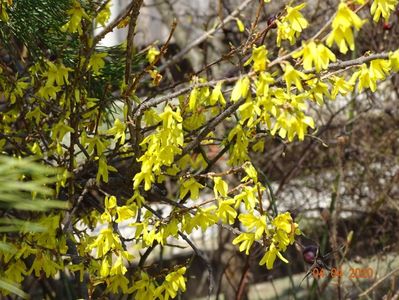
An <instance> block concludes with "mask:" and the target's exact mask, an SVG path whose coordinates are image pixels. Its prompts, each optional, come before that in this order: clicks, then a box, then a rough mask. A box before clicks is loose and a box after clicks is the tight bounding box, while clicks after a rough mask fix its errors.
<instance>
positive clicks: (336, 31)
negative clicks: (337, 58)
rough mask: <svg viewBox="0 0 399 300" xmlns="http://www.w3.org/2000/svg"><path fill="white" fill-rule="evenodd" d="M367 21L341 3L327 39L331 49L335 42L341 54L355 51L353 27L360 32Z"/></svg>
mask: <svg viewBox="0 0 399 300" xmlns="http://www.w3.org/2000/svg"><path fill="white" fill-rule="evenodd" d="M365 22H366V20H362V19H361V18H360V17H359V16H358V15H357V14H356V13H355V12H353V11H352V10H351V9H350V8H349V7H348V5H347V4H346V3H345V2H341V3H340V5H339V7H338V12H337V14H336V16H335V18H334V20H333V22H332V32H331V33H330V35H329V36H328V38H327V41H326V43H327V45H328V46H329V47H331V46H332V44H333V43H334V42H335V43H336V44H337V46H338V47H339V51H340V52H341V53H344V54H345V53H346V52H347V51H348V46H349V49H351V50H352V51H353V50H354V49H355V42H354V37H353V27H354V28H355V29H356V30H359V29H360V28H361V27H362V26H363V24H364V23H365Z"/></svg>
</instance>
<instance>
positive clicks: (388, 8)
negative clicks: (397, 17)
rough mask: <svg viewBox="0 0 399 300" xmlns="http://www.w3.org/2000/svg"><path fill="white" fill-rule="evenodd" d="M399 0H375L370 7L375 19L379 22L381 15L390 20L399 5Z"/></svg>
mask: <svg viewBox="0 0 399 300" xmlns="http://www.w3.org/2000/svg"><path fill="white" fill-rule="evenodd" d="M398 2H399V1H398V0H374V1H373V4H371V7H370V13H371V14H372V15H373V21H374V22H378V21H379V20H380V17H381V15H382V17H383V18H384V19H385V21H388V19H389V16H390V15H391V12H392V11H394V10H395V7H396V5H398Z"/></svg>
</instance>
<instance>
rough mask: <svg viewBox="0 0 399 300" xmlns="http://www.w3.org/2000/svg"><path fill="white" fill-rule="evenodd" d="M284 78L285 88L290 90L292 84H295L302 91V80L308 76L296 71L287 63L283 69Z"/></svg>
mask: <svg viewBox="0 0 399 300" xmlns="http://www.w3.org/2000/svg"><path fill="white" fill-rule="evenodd" d="M283 77H284V80H285V82H286V83H287V90H288V92H290V90H291V86H292V84H294V85H295V86H296V88H297V89H298V90H299V91H301V92H302V91H303V86H302V80H305V79H307V78H308V76H307V75H306V74H305V73H302V72H300V71H297V70H295V69H294V67H293V66H291V64H289V63H287V64H286V66H285V71H284V75H283Z"/></svg>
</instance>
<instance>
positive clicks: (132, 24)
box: [125, 0, 143, 84]
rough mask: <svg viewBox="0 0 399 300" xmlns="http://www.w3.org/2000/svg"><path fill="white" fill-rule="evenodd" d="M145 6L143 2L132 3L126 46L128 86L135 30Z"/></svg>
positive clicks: (126, 81) (137, 0) (136, 0)
mask: <svg viewBox="0 0 399 300" xmlns="http://www.w3.org/2000/svg"><path fill="white" fill-rule="evenodd" d="M142 5H143V0H135V1H133V2H132V8H131V14H130V21H129V27H128V33H127V38H126V41H127V46H126V65H125V83H126V84H128V83H129V80H130V72H131V69H132V53H133V40H134V30H135V28H136V23H137V18H138V16H139V13H140V8H141V6H142Z"/></svg>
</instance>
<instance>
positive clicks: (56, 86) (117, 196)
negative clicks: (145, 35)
mask: <svg viewBox="0 0 399 300" xmlns="http://www.w3.org/2000/svg"><path fill="white" fill-rule="evenodd" d="M47 2H49V3H48V5H46V7H44V8H41V9H39V8H37V7H36V4H37V3H36V2H34V1H32V0H31V1H26V2H24V1H18V0H14V1H3V2H2V4H1V15H0V17H1V32H2V35H3V38H5V37H10V36H11V35H13V34H14V37H13V38H14V39H17V38H20V40H21V42H22V44H24V45H25V46H24V47H25V48H26V51H28V55H27V57H25V60H26V61H25V63H22V62H20V61H15V62H14V63H13V64H12V65H11V66H7V65H6V64H4V63H1V65H0V67H1V69H0V91H1V94H0V95H1V97H0V103H1V111H0V112H1V115H0V150H1V151H2V153H3V154H6V155H9V156H14V157H27V156H32V157H35V158H36V159H37V160H39V161H41V162H42V163H43V164H48V165H52V166H55V167H58V168H60V169H61V170H62V171H61V172H60V173H59V175H58V180H57V182H56V184H54V185H48V186H49V187H52V188H54V190H55V193H56V194H55V195H54V196H55V197H57V198H58V199H61V200H63V201H65V202H68V205H69V209H68V210H56V209H53V210H50V211H47V212H35V213H32V214H24V215H18V211H15V216H16V217H20V218H25V219H26V220H30V221H32V222H35V223H37V224H39V225H41V226H42V227H43V228H45V230H39V231H34V232H31V231H29V229H26V228H25V230H21V231H20V232H18V233H15V232H13V233H9V234H4V235H3V237H2V243H3V244H4V245H8V246H7V247H1V248H0V263H1V265H2V268H0V277H1V278H2V279H3V280H5V282H10V283H14V284H21V283H22V282H23V281H24V279H25V278H27V277H28V276H33V277H38V278H39V277H40V278H45V277H56V276H59V275H57V274H60V272H62V273H64V274H72V275H74V276H75V277H76V279H77V280H78V281H80V282H81V285H82V286H83V287H84V288H85V293H87V295H88V297H89V298H91V297H93V295H96V293H100V292H99V291H101V293H103V294H108V293H114V294H117V293H123V294H133V295H134V298H135V299H146V300H147V299H169V298H174V297H176V295H178V294H179V293H181V292H184V291H185V290H186V281H187V278H186V277H185V275H186V272H187V268H188V267H189V265H188V264H187V265H185V264H182V265H177V266H175V267H174V268H172V269H169V270H163V271H162V272H160V273H157V274H154V272H151V266H148V265H146V264H145V259H146V257H147V256H148V255H147V254H146V255H144V253H147V252H148V253H150V252H151V251H152V250H153V249H154V248H156V247H158V246H159V247H171V246H170V245H171V244H173V243H169V241H173V240H176V239H179V240H181V241H185V242H187V243H188V245H189V246H190V247H193V251H194V252H196V253H197V255H200V253H199V251H198V249H195V248H194V245H193V244H192V243H190V234H191V233H192V232H193V231H194V230H199V229H201V230H202V231H204V232H205V231H207V230H208V229H209V228H210V227H211V226H213V225H215V224H224V226H227V227H232V226H233V225H234V224H235V226H236V227H237V229H238V230H239V231H238V232H239V233H238V234H237V236H236V237H235V238H234V240H233V244H234V245H237V247H238V249H239V250H240V251H242V252H245V253H246V254H247V255H248V254H250V252H251V249H252V247H253V245H254V243H259V244H260V245H261V247H263V249H264V254H263V257H262V258H261V259H260V261H259V264H260V265H265V267H266V268H267V269H272V268H273V265H274V263H275V261H276V259H280V260H282V261H283V262H285V263H289V262H288V260H287V259H286V258H285V257H284V252H285V251H286V250H287V247H288V246H290V245H292V244H293V243H294V242H295V238H296V236H297V235H299V234H301V231H300V229H299V227H298V224H297V223H295V220H294V219H293V218H292V217H291V215H290V213H288V212H280V213H277V211H276V210H275V209H272V207H273V205H275V204H276V203H273V202H274V199H271V198H270V199H269V202H268V203H269V204H268V203H266V201H265V200H264V199H263V198H264V195H269V193H268V191H269V189H270V186H268V185H266V183H265V182H264V181H262V180H260V177H259V176H258V175H259V174H258V173H259V172H258V170H257V169H256V168H255V167H254V165H253V164H252V162H251V158H250V152H251V151H252V152H255V153H262V152H263V151H264V149H265V148H267V145H265V143H264V140H262V139H261V138H260V137H261V136H262V134H263V135H264V134H266V135H269V136H278V137H279V138H281V139H284V140H287V141H288V142H291V141H293V140H295V139H298V140H299V141H302V140H304V138H305V136H306V135H307V134H308V132H309V128H311V129H314V128H315V127H316V124H315V122H314V120H313V118H312V116H311V115H310V114H309V112H308V107H309V103H310V102H314V103H316V104H318V105H323V103H324V102H326V101H333V100H334V99H336V98H337V97H339V96H345V95H348V94H350V93H355V92H361V91H363V90H367V89H369V90H370V91H371V92H374V91H376V89H377V86H378V84H379V83H380V82H382V81H384V80H385V79H386V78H387V77H388V76H390V74H392V72H397V71H398V70H399V50H397V49H391V51H388V52H382V53H367V54H366V55H364V56H359V57H355V58H352V59H347V57H348V56H344V54H346V53H347V52H348V51H354V50H355V48H356V34H357V32H359V31H361V30H362V27H363V26H364V24H365V23H366V22H378V21H379V19H380V18H383V19H385V20H388V19H389V18H390V15H391V14H392V12H393V11H394V10H395V9H396V5H397V4H398V1H394V0H374V1H360V0H358V1H352V0H351V1H341V2H340V3H339V5H338V7H337V11H336V13H335V15H333V16H331V21H330V22H329V23H328V24H327V25H326V26H325V28H323V30H320V31H318V32H317V34H316V35H315V36H313V37H311V38H308V39H302V37H301V35H302V34H303V33H304V32H306V30H307V29H308V28H309V26H311V24H309V22H308V20H307V19H306V14H305V10H306V9H309V10H311V9H312V8H311V7H306V2H304V3H301V4H299V5H296V6H289V5H287V6H285V7H284V9H283V10H282V11H281V13H280V14H279V15H278V17H277V19H276V21H275V25H277V29H276V41H275V43H276V45H277V46H278V47H279V48H280V50H281V51H280V52H281V53H282V54H281V55H280V56H278V57H273V56H270V55H269V51H268V49H267V47H266V46H265V45H262V44H261V43H260V38H259V37H260V35H261V28H257V27H255V28H252V29H251V30H250V31H248V30H249V28H244V27H243V26H244V23H243V22H242V21H241V20H239V19H235V20H236V21H237V24H238V25H239V27H240V30H239V31H240V32H241V34H244V33H245V32H247V33H248V32H249V33H250V39H249V40H250V47H247V50H248V51H250V55H249V58H248V59H247V60H246V62H245V63H244V67H246V68H244V70H245V72H243V73H242V74H241V75H240V76H237V77H229V78H223V79H221V80H211V81H208V80H206V79H205V78H202V77H200V76H198V77H196V76H193V77H192V78H191V82H189V83H187V84H188V85H187V87H186V88H182V89H181V90H178V91H177V92H173V93H172V92H171V93H169V94H168V93H166V94H165V95H158V96H157V97H153V96H152V95H150V94H146V92H145V90H146V89H147V88H148V89H151V88H152V87H154V86H156V85H158V84H160V83H162V80H163V78H162V74H161V72H158V69H157V64H158V63H159V62H160V58H161V57H162V56H163V55H164V54H165V49H166V48H167V45H165V48H155V47H150V48H147V49H146V51H144V52H141V53H136V52H134V51H133V52H132V45H133V44H132V41H131V40H127V41H126V43H125V44H124V45H121V46H119V47H113V48H106V47H99V46H98V43H99V42H100V40H101V39H102V38H103V37H104V36H105V34H106V33H108V32H109V31H111V30H112V29H113V28H115V27H125V26H126V27H128V31H129V32H132V30H134V27H135V25H136V21H137V20H136V19H137V15H138V13H139V9H140V5H141V2H142V1H132V3H131V4H130V5H129V6H128V8H126V14H125V15H122V16H119V19H117V20H116V21H114V22H113V23H112V22H111V23H110V25H106V24H107V22H108V19H109V18H110V7H109V3H108V1H97V2H93V1H83V0H81V1H78V0H73V1H70V0H68V1H67V0H63V1H59V2H57V1H47ZM254 2H255V1H254ZM268 2H269V1H265V2H264V3H263V5H265V6H266V7H267V6H268V5H270V3H268ZM50 4H51V5H50ZM367 4H371V6H367ZM29 5H31V6H32V7H29ZM368 7H370V9H369V11H370V14H369V15H368V16H369V17H368V18H367V19H366V18H363V17H361V16H360V12H364V11H365V10H367V8H368ZM29 9H31V10H29ZM27 12H28V17H29V15H30V16H31V17H32V22H33V23H32V25H31V26H32V28H33V29H34V28H35V27H34V26H39V25H40V22H41V21H40V19H41V18H42V19H43V22H50V21H51V23H49V25H48V27H46V28H45V29H43V28H42V27H41V29H40V30H42V31H43V32H44V33H43V35H42V36H41V37H38V38H40V39H42V41H36V40H33V39H34V37H37V35H38V32H39V31H37V32H35V31H34V30H33V29H32V30H31V29H29V30H30V31H29V30H28V31H27V32H23V31H22V30H21V29H19V27H18V26H17V25H16V24H17V23H18V22H19V21H21V20H22V15H23V13H25V15H24V18H26V13H27ZM365 15H367V14H365ZM18 18H21V19H18ZM25 20H26V19H25ZM233 20H234V18H233ZM272 25H273V24H271V25H269V28H268V29H271V28H272ZM107 26H111V27H107ZM94 27H101V28H102V30H103V31H102V32H100V34H97V35H94V34H93V31H94V30H93V29H94ZM7 34H8V35H9V36H7ZM19 34H20V36H19ZM298 42H301V46H297V45H299V44H300V43H298ZM2 43H3V42H2ZM4 45H5V47H15V46H14V45H13V43H10V44H7V42H6V41H4ZM66 45H69V46H66ZM247 46H248V45H247ZM11 49H13V48H11ZM14 50H15V49H14ZM19 64H21V66H19ZM17 65H18V66H17ZM148 78H149V79H148ZM151 79H152V83H149V82H148V81H149V80H151ZM143 90H144V91H143ZM222 123H224V124H226V132H225V135H223V136H220V133H219V132H217V131H215V130H214V129H215V128H216V127H217V126H218V125H219V124H222ZM218 141H219V142H218ZM210 144H216V145H217V146H218V151H220V156H218V157H217V158H220V157H221V156H222V155H223V154H224V153H226V155H227V166H225V169H224V170H221V171H217V172H216V171H215V172H214V171H213V170H212V167H213V165H214V164H215V163H216V162H217V159H216V160H213V158H212V157H208V156H207V153H206V149H207V147H209V145H210ZM204 149H205V150H204ZM121 161H122V162H126V164H125V166H126V165H127V167H124V169H123V171H122V168H121V167H120V164H119V165H118V162H121ZM231 174H234V175H235V176H236V177H237V178H239V179H240V183H239V184H238V185H235V186H233V185H232V184H231V183H230V181H229V180H228V178H227V176H229V175H231ZM28 176H29V174H28ZM120 177H122V178H124V179H127V180H128V182H129V185H128V188H126V186H125V185H123V186H120V185H119V186H118V185H116V186H113V185H112V184H113V182H112V180H116V179H118V178H120ZM21 180H24V179H22V178H21ZM165 182H174V183H175V184H176V186H177V187H176V188H175V189H171V190H169V191H168V192H167V193H164V195H161V194H162V193H158V198H159V199H157V200H158V201H159V202H160V203H163V204H164V205H165V206H168V207H169V208H170V209H169V210H168V211H167V213H166V211H165V212H159V210H158V208H156V207H155V206H156V205H158V204H156V203H154V201H152V200H150V199H149V196H148V195H149V194H150V193H151V192H152V191H153V189H154V188H156V187H157V186H158V185H160V184H163V183H165ZM110 186H111V187H112V188H111V189H110V188H107V187H110ZM121 189H123V192H121V191H120V190H121ZM90 195H91V196H90ZM93 195H94V196H93ZM89 196H90V197H91V199H92V200H91V201H92V202H93V201H94V202H96V203H95V204H93V205H91V203H92V202H90V201H89V198H90V197H89ZM32 197H34V195H33V194H32ZM152 198H154V196H152ZM155 198H157V196H155ZM93 199H94V200H93ZM272 204H273V205H272ZM269 206H270V207H269ZM277 206H278V203H277ZM13 214H14V212H13V211H11V212H10V213H9V216H8V217H9V218H11V217H12V216H13ZM121 224H124V226H125V227H127V228H128V230H127V231H124V233H123V234H122V233H121V231H120V230H119V229H120V226H121ZM237 224H239V226H237ZM126 232H128V234H126ZM202 258H204V257H203V256H202ZM1 292H2V293H3V294H8V293H10V292H11V290H10V289H7V287H6V286H3V287H2V290H1Z"/></svg>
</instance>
